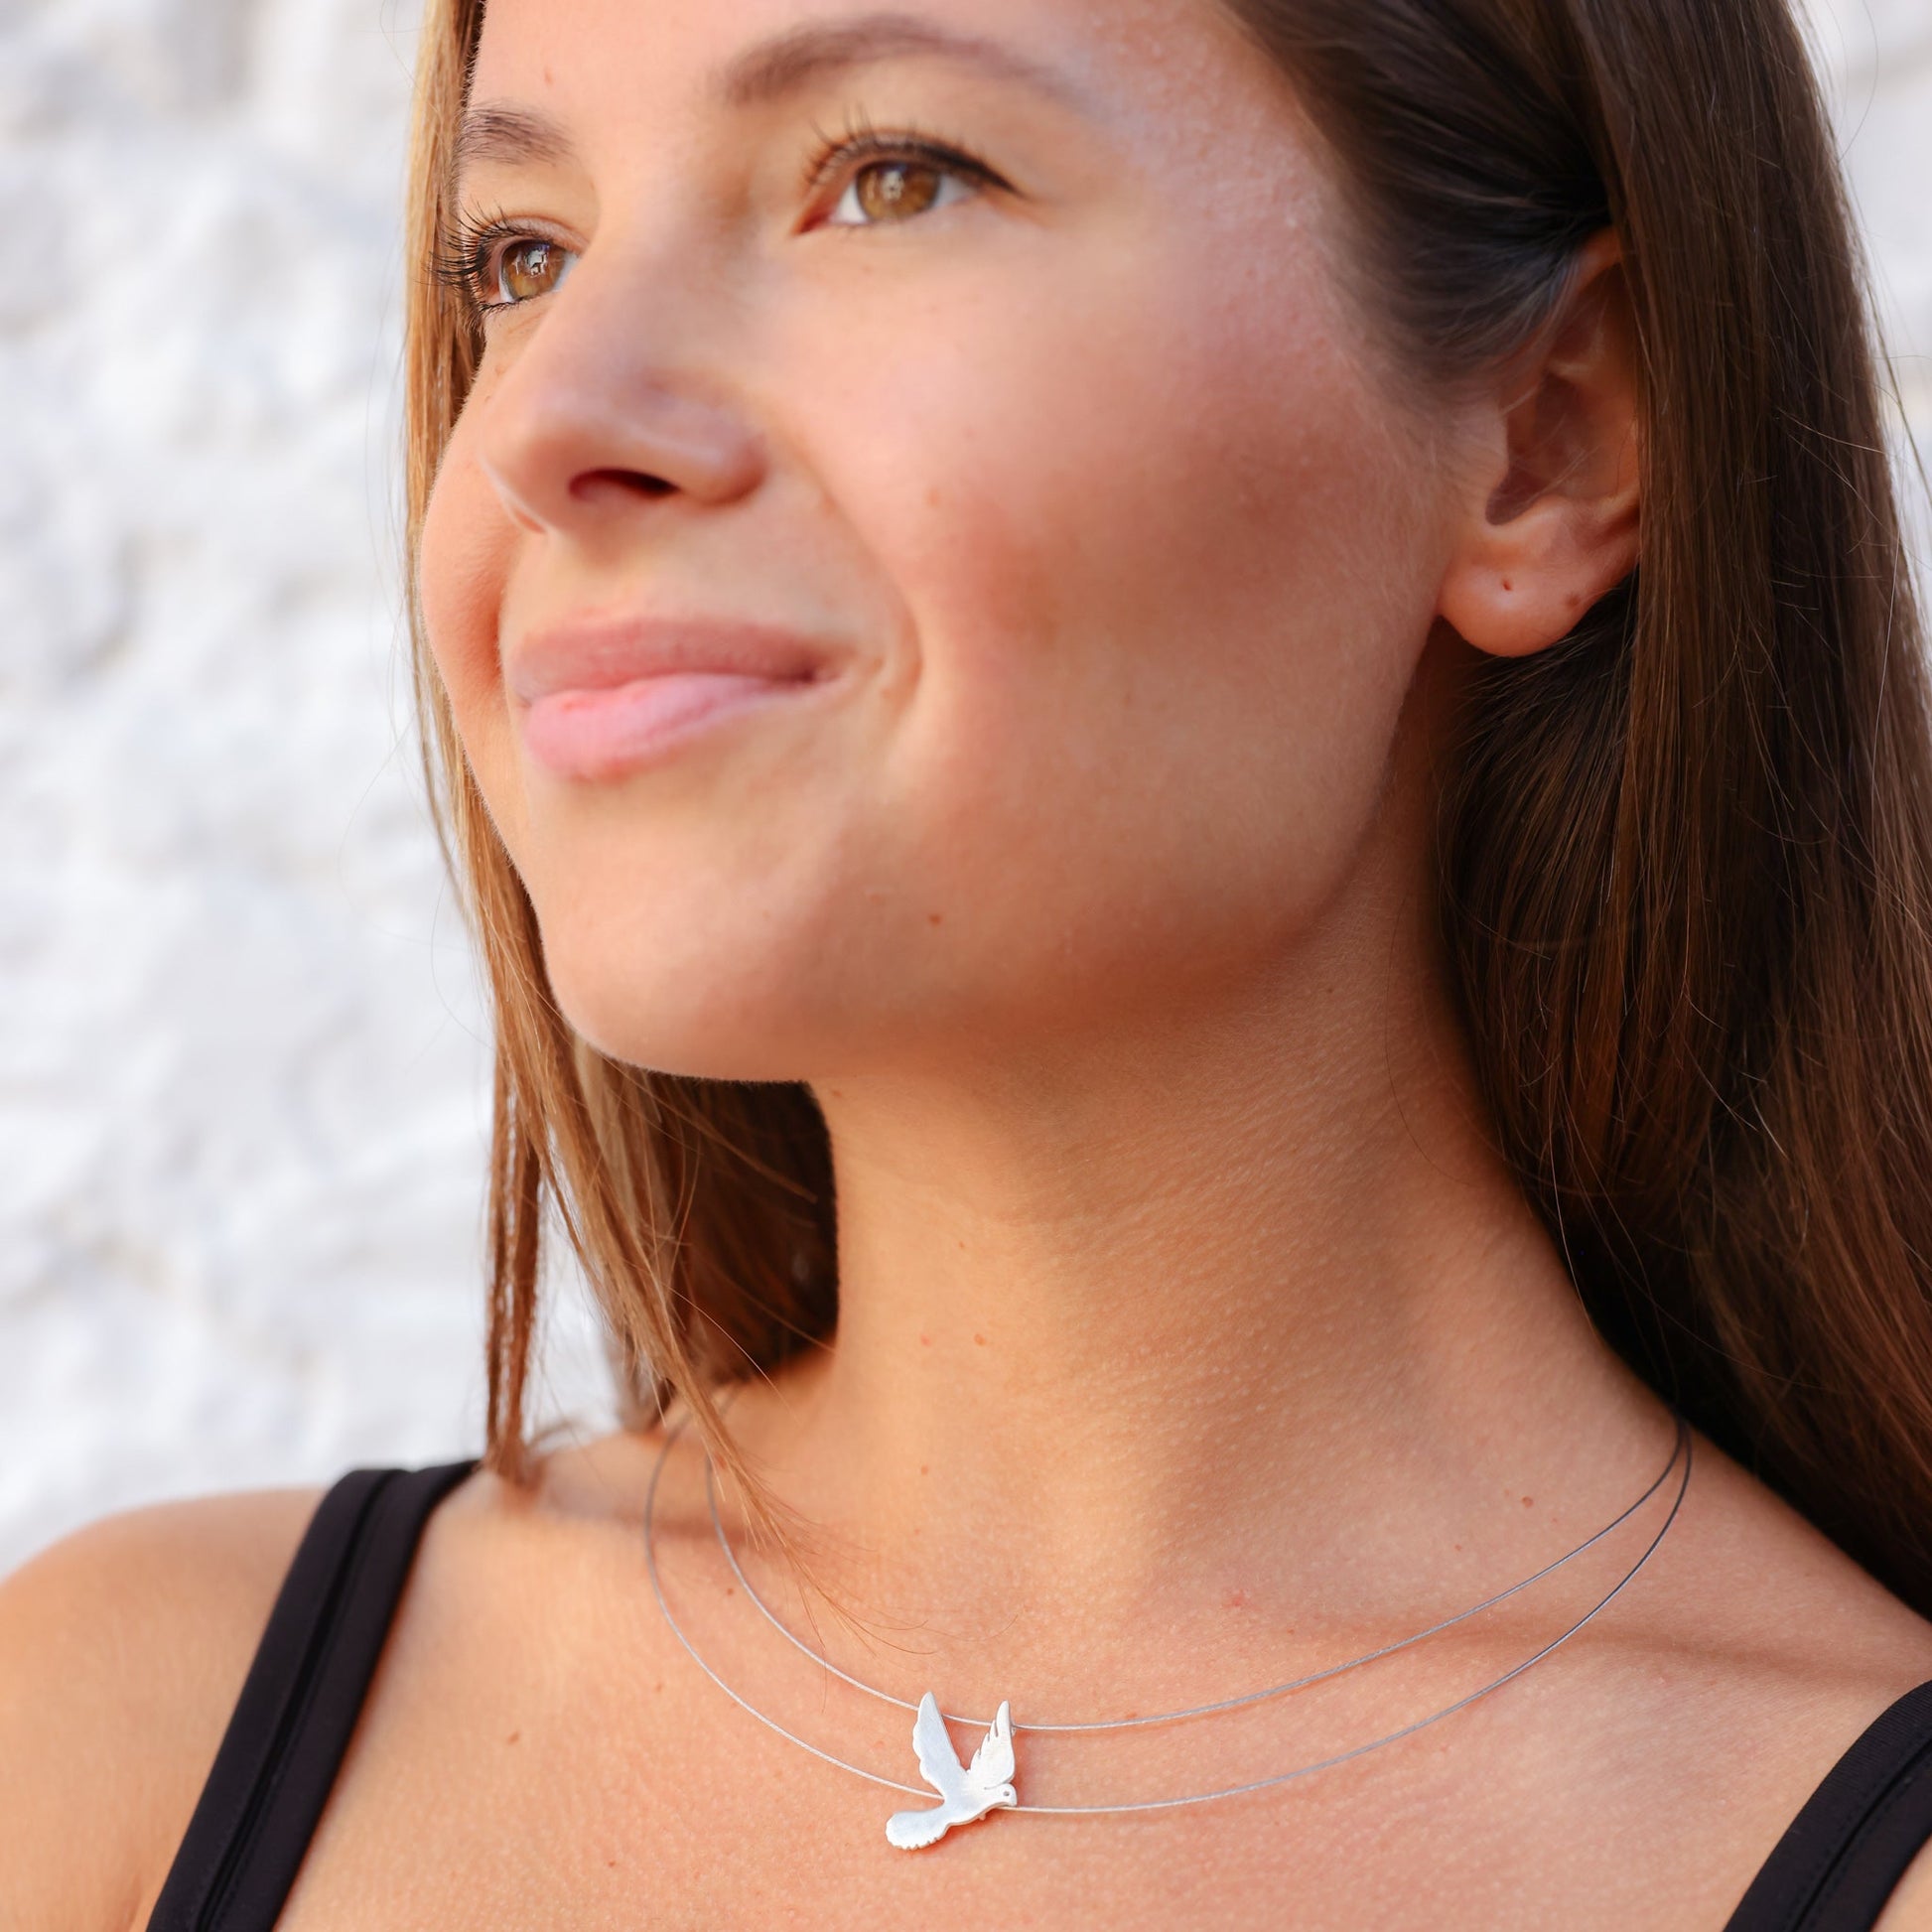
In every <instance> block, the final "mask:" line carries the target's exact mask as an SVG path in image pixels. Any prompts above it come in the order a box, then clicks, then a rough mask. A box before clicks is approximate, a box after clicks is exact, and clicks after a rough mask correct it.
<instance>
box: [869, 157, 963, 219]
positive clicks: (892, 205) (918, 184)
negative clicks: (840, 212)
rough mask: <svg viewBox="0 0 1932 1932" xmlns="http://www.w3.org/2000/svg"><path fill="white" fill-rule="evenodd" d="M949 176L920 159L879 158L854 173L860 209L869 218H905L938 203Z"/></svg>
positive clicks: (920, 212)
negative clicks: (887, 159) (889, 159)
mask: <svg viewBox="0 0 1932 1932" xmlns="http://www.w3.org/2000/svg"><path fill="white" fill-rule="evenodd" d="M945 183H946V176H945V173H944V171H943V170H942V169H938V168H934V167H931V166H928V165H927V164H925V163H922V162H917V161H875V162H873V163H872V164H871V166H870V167H866V168H862V169H860V170H859V172H858V174H857V175H855V176H854V177H853V182H852V187H853V193H854V196H855V197H856V199H857V201H858V204H859V210H860V212H861V213H862V214H863V215H864V216H865V218H866V219H867V220H868V221H902V220H904V219H905V218H906V217H907V216H908V215H913V214H923V213H924V212H925V211H926V210H927V209H928V208H930V207H936V206H937V205H938V201H939V195H940V191H941V190H942V189H943V188H944V186H945Z"/></svg>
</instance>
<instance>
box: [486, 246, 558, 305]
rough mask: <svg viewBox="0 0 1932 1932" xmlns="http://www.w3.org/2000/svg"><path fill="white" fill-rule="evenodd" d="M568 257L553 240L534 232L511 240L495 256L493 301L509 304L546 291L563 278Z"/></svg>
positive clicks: (523, 300)
mask: <svg viewBox="0 0 1932 1932" xmlns="http://www.w3.org/2000/svg"><path fill="white" fill-rule="evenodd" d="M569 259H570V258H569V256H568V255H567V254H566V252H565V251H564V250H563V249H562V248H559V247H558V246H557V244H556V243H555V242H554V241H545V240H543V239H542V238H541V237H540V236H537V235H525V236H524V237H523V238H522V239H521V240H518V241H512V242H511V243H509V245H508V246H507V247H505V248H504V250H503V252H502V253H501V254H500V255H498V256H497V258H496V273H495V276H494V277H493V279H494V281H495V283H496V288H495V290H494V291H493V294H494V296H495V298H496V300H497V302H498V303H499V304H500V305H503V306H509V305H512V304H515V303H518V302H528V301H529V300H531V298H532V297H534V296H539V295H548V294H549V293H550V292H551V291H552V290H553V289H554V288H556V286H557V285H558V283H560V282H561V281H562V280H563V279H564V271H565V269H566V268H567V267H568V266H569Z"/></svg>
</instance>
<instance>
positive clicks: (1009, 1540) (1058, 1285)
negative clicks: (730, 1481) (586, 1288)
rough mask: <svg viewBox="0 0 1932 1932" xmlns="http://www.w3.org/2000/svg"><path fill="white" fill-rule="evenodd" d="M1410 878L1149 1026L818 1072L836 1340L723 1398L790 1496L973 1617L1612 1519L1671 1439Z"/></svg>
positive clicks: (1419, 1560)
mask: <svg viewBox="0 0 1932 1932" xmlns="http://www.w3.org/2000/svg"><path fill="white" fill-rule="evenodd" d="M1418 902H1419V896H1418V895H1416V894H1414V893H1413V892H1407V891H1382V890H1377V887H1376V882H1375V881H1374V880H1373V878H1372V877H1370V878H1368V879H1367V880H1365V881H1359V882H1357V891H1356V897H1355V901H1354V903H1353V905H1352V906H1349V907H1344V908H1343V909H1342V910H1340V911H1339V912H1337V914H1336V915H1335V916H1334V917H1332V918H1331V919H1329V920H1327V921H1324V922H1323V926H1322V929H1321V930H1320V931H1319V932H1317V933H1316V934H1314V935H1313V936H1312V937H1311V940H1310V942H1309V943H1308V945H1307V946H1306V947H1305V948H1303V949H1301V950H1300V952H1299V953H1298V956H1297V957H1296V958H1295V959H1293V960H1291V961H1288V962H1286V963H1278V964H1277V966H1276V967H1275V968H1274V969H1273V970H1271V972H1270V973H1269V975H1268V976H1267V977H1266V979H1265V981H1264V982H1262V983H1259V984H1255V985H1252V986H1249V987H1247V988H1244V989H1243V991H1242V995H1241V997H1239V998H1236V999H1232V1000H1229V1001H1226V1002H1223V1003H1220V1004H1216V1005H1208V1004H1206V1003H1202V1002H1197V1001H1196V1002H1180V1003H1173V1004H1172V1005H1170V1006H1168V1007H1167V1008H1166V1010H1164V1011H1163V1012H1162V1013H1161V1015H1160V1018H1159V1022H1158V1024H1154V1023H1150V1024H1148V1025H1146V1026H1142V1027H1138V1028H1136V1027H1121V1026H1119V1025H1115V1026H1112V1027H1110V1028H1109V1030H1108V1031H1107V1033H1106V1035H1105V1037H1104V1038H1100V1037H1096V1038H1092V1039H1082V1038H1079V1037H1076V1036H1071V1035H1067V1034H1065V1033H1062V1034H1061V1035H1058V1036H1057V1037H1056V1039H1055V1041H1054V1044H1053V1046H1052V1049H1051V1050H1050V1051H1042V1052H1037V1053H1031V1054H1024V1053H1016V1054H1010V1055H1004V1056H999V1057H998V1058H997V1059H996V1058H994V1057H993V1056H987V1057H986V1059H985V1061H984V1062H983V1063H981V1064H979V1065H977V1066H974V1067H971V1068H964V1067H962V1068H959V1069H957V1070H955V1071H953V1072H951V1073H947V1072H944V1071H941V1072H937V1073H928V1074H926V1075H924V1076H922V1077H919V1078H916V1079H915V1078H911V1077H900V1076H892V1077H888V1076H884V1075H879V1076H871V1077H865V1078H854V1079H848V1080H838V1081H831V1082H827V1083H825V1084H824V1085H823V1086H821V1087H820V1089H819V1098H820V1102H821V1105H822V1106H823V1108H824V1112H825V1116H826V1120H827V1124H828V1127H829V1129H830V1132H831V1137H832V1143H833V1149H834V1156H835V1163H836V1170H837V1177H838V1191H839V1219H840V1267H841V1291H840V1297H841V1301H840V1319H839V1330H838V1335H837V1339H836V1342H835V1344H834V1345H833V1346H832V1347H831V1348H830V1349H828V1350H827V1351H825V1352H824V1353H823V1355H822V1356H820V1357H819V1358H817V1359H816V1360H815V1361H814V1362H813V1364H812V1365H811V1366H810V1367H809V1368H807V1369H806V1370H804V1371H802V1372H801V1373H800V1374H798V1375H797V1376H796V1377H794V1378H792V1381H791V1385H790V1387H789V1389H784V1390H781V1391H779V1392H778V1393H777V1397H776V1399H774V1400H773V1401H771V1402H769V1403H765V1404H762V1405H760V1404H759V1403H758V1402H757V1401H754V1402H752V1403H751V1404H749V1405H747V1407H746V1418H747V1422H748V1424H749V1425H750V1426H751V1433H750V1434H748V1435H746V1437H745V1440H746V1442H747V1446H748V1448H749V1449H751V1450H752V1452H753V1454H754V1455H755V1456H756V1457H758V1458H759V1460H761V1461H763V1462H764V1463H765V1465H766V1467H767V1470H768V1471H769V1473H770V1474H771V1475H772V1477H773V1479H774V1483H775V1486H776V1487H777V1488H778V1489H779V1491H780V1493H783V1494H786V1495H787V1496H788V1498H789V1499H790V1500H793V1501H794V1502H796V1503H797V1504H798V1506H799V1507H800V1508H801V1510H802V1511H803V1513H804V1514H805V1515H806V1516H807V1517H808V1518H809V1519H810V1520H813V1521H816V1522H819V1523H823V1524H827V1525H830V1526H833V1527H839V1528H845V1529H848V1530H851V1531H852V1532H853V1533H854V1534H855V1536H857V1537H858V1538H859V1539H860V1540H861V1541H862V1542H863V1543H864V1544H865V1546H866V1547H867V1548H868V1549H869V1550H871V1551H872V1552H873V1553H874V1554H875V1556H876V1557H878V1559H879V1561H880V1563H881V1564H882V1565H884V1566H885V1568H886V1569H887V1570H889V1571H891V1572H892V1574H893V1575H894V1577H895V1579H896V1580H897V1584H898V1586H899V1588H898V1589H897V1590H896V1591H895V1593H896V1594H899V1595H914V1594H915V1595H917V1596H918V1597H920V1598H921V1599H922V1600H937V1601H943V1602H945V1603H947V1604H948V1605H949V1606H951V1607H952V1608H954V1609H956V1610H960V1611H962V1612H963V1613H965V1614H968V1615H970V1614H971V1612H970V1609H968V1607H967V1606H968V1605H969V1604H970V1602H971V1601H972V1599H973V1598H974V1596H975V1594H976V1593H978V1594H979V1595H981V1596H983V1598H984V1600H985V1603H986V1605H987V1607H988V1614H989V1615H993V1614H996V1613H997V1608H998V1605H999V1604H1000V1603H1001V1602H1003V1601H1006V1602H1010V1601H1012V1600H1015V1592H1016V1591H1025V1592H1026V1593H1027V1598H1028V1600H1030V1601H1034V1602H1039V1601H1042V1600H1044V1599H1045V1598H1047V1597H1049V1596H1058V1597H1063V1598H1064V1599H1065V1600H1067V1601H1068V1602H1078V1603H1079V1604H1081V1605H1082V1606H1083V1607H1084V1609H1085V1611H1086V1613H1088V1614H1089V1615H1091V1614H1093V1613H1095V1610H1096V1606H1099V1605H1104V1604H1109V1603H1112V1604H1115V1605H1117V1606H1119V1608H1120V1611H1121V1614H1122V1615H1123V1616H1125V1615H1127V1614H1129V1613H1130V1611H1132V1610H1133V1608H1134V1606H1140V1607H1141V1608H1143V1609H1144V1608H1145V1606H1146V1605H1147V1604H1148V1603H1149V1602H1150V1601H1151V1600H1153V1599H1155V1598H1158V1597H1160V1596H1161V1595H1162V1594H1163V1593H1164V1592H1166V1591H1168V1590H1170V1589H1171V1588H1172V1587H1174V1585H1173V1580H1175V1579H1177V1578H1185V1579H1188V1580H1191V1582H1190V1586H1189V1587H1194V1588H1196V1589H1197V1590H1200V1589H1207V1590H1216V1591H1219V1592H1220V1594H1222V1595H1225V1594H1226V1593H1227V1592H1228V1591H1229V1590H1233V1591H1235V1592H1236V1593H1239V1592H1240V1591H1241V1590H1243V1589H1245V1588H1246V1587H1248V1584H1249V1583H1250V1582H1256V1581H1258V1582H1259V1587H1262V1588H1264V1589H1265V1588H1266V1587H1268V1586H1269V1579H1268V1577H1266V1576H1264V1575H1263V1573H1264V1572H1266V1571H1270V1570H1273V1571H1275V1572H1278V1573H1279V1572H1281V1571H1284V1570H1288V1569H1292V1570H1293V1572H1294V1575H1295V1578H1296V1583H1297V1588H1298V1590H1300V1591H1301V1592H1302V1594H1303V1597H1304V1600H1306V1599H1307V1597H1308V1595H1309V1593H1310V1592H1311V1590H1313V1589H1315V1588H1317V1587H1319V1586H1320V1582H1321V1580H1322V1579H1323V1578H1326V1579H1328V1580H1329V1581H1330V1582H1331V1583H1332V1584H1333V1585H1334V1586H1335V1587H1337V1588H1341V1587H1355V1586H1356V1584H1358V1583H1359V1581H1360V1576H1361V1555H1362V1551H1363V1549H1364V1537H1365V1534H1366V1535H1367V1536H1368V1537H1369V1540H1370V1541H1371V1542H1372V1544H1373V1545H1374V1546H1375V1547H1377V1548H1379V1549H1382V1550H1384V1551H1385V1552H1386V1553H1387V1562H1388V1565H1389V1566H1390V1567H1392V1568H1400V1567H1402V1566H1404V1565H1408V1564H1423V1565H1428V1564H1430V1563H1432V1562H1433V1561H1434V1559H1435V1558H1436V1556H1437V1555H1438V1554H1439V1553H1440V1552H1441V1550H1442V1549H1443V1548H1444V1546H1446V1545H1447V1544H1449V1542H1451V1541H1453V1540H1456V1539H1461V1540H1463V1541H1473V1542H1474V1543H1477V1544H1485V1543H1486V1544H1487V1545H1488V1547H1490V1548H1491V1549H1494V1547H1495V1546H1494V1542H1493V1538H1491V1537H1490V1535H1489V1528H1490V1525H1491V1524H1492V1522H1493V1520H1494V1519H1496V1518H1497V1517H1498V1515H1499V1510H1498V1504H1497V1498H1498V1497H1499V1496H1501V1495H1502V1494H1503V1493H1504V1492H1505V1491H1507V1492H1508V1493H1509V1495H1510V1497H1511V1498H1512V1500H1515V1501H1517V1502H1518V1503H1520V1502H1521V1499H1522V1498H1523V1497H1524V1496H1525V1495H1527V1496H1531V1497H1534V1496H1535V1495H1536V1494H1538V1493H1539V1491H1540V1492H1541V1493H1543V1494H1544V1495H1545V1496H1546V1497H1552V1498H1556V1497H1561V1498H1563V1499H1565V1501H1566V1502H1568V1503H1570V1504H1573V1505H1574V1506H1575V1509H1576V1511H1577V1512H1578V1513H1577V1514H1576V1515H1575V1517H1574V1522H1575V1523H1576V1524H1577V1525H1578V1526H1580V1527H1583V1526H1584V1518H1585V1517H1586V1516H1587V1515H1588V1514H1589V1513H1590V1512H1592V1511H1594V1510H1598V1509H1600V1510H1601V1514H1602V1518H1603V1520H1607V1518H1608V1516H1610V1515H1612V1514H1614V1513H1615V1510H1616V1508H1618V1507H1621V1500H1627V1498H1622V1499H1621V1500H1619V1498H1620V1497H1621V1491H1622V1490H1623V1489H1624V1488H1626V1487H1627V1488H1628V1489H1629V1490H1630V1493H1631V1494H1632V1495H1634V1494H1635V1493H1636V1491H1637V1490H1638V1489H1640V1488H1641V1487H1642V1484H1643V1482H1645V1481H1647V1480H1648V1479H1649V1477H1650V1475H1651V1474H1653V1473H1654V1470H1653V1469H1651V1468H1650V1466H1649V1463H1650V1462H1651V1460H1652V1459H1654V1457H1653V1451H1656V1452H1658V1453H1661V1449H1662V1447H1663V1446H1664V1444H1665V1441H1666V1438H1667V1436H1668V1429H1667V1427H1665V1426H1664V1425H1662V1424H1661V1422H1660V1420H1659V1418H1658V1417H1657V1415H1656V1414H1655V1410H1654V1405H1652V1404H1650V1403H1649V1402H1648V1401H1647V1400H1646V1399H1645V1398H1643V1396H1642V1395H1641V1393H1640V1392H1639V1391H1638V1390H1637V1389H1636V1387H1635V1385H1634V1384H1633V1382H1632V1380H1631V1378H1629V1377H1628V1376H1627V1375H1626V1374H1625V1373H1624V1372H1623V1371H1622V1370H1621V1369H1620V1368H1619V1367H1618V1366H1617V1365H1616V1364H1615V1362H1614V1361H1613V1360H1612V1358H1611V1357H1610V1356H1609V1355H1608V1354H1607V1352H1606V1351H1605V1350H1604V1349H1603V1348H1602V1346H1601V1345H1600V1343H1598V1342H1597V1341H1596V1340H1595V1338H1594V1337H1593V1335H1592V1334H1591V1333H1590V1331H1589V1329H1588V1326H1587V1321H1586V1319H1585V1317H1584V1315H1583V1312H1582V1311H1581V1308H1580V1307H1579V1305H1578V1302H1577V1299H1576V1296H1575V1292H1574V1289H1573V1288H1572V1286H1571V1284H1570V1282H1569V1280H1568V1278H1567V1276H1566V1274H1565V1272H1564V1270H1563V1268H1562V1265H1561V1262H1560V1259H1559V1257H1558V1256H1557V1254H1556V1253H1555V1251H1554V1249H1553V1247H1552V1245H1551V1243H1550V1242H1549V1240H1548V1238H1547V1236H1546V1235H1545V1234H1544V1232H1543V1230H1542V1229H1541V1227H1540V1225H1539V1224H1538V1222H1537V1221H1536V1219H1535V1217H1534V1215H1533V1214H1532V1212H1531V1211H1530V1209H1529V1208H1528V1206H1527V1205H1526V1204H1525V1202H1524V1200H1523V1198H1522V1196H1521V1193H1520V1190H1519V1189H1518V1187H1517V1186H1516V1185H1515V1183H1514V1182H1513V1180H1512V1179H1511V1177H1510V1176H1509V1174H1508V1173H1506V1172H1505V1170H1504V1168H1503V1166H1502V1164H1501V1163H1500V1161H1499V1159H1498V1158H1497V1156H1496V1155H1495V1153H1494V1152H1493V1150H1492V1149H1491V1148H1490V1147H1489V1146H1488V1144H1487V1142H1486V1139H1485V1132H1484V1128H1483V1125H1482V1110H1481V1108H1480V1105H1479V1103H1478V1100H1477V1097H1476V1093H1475V1086H1474V1081H1473V1078H1472V1075H1471V1071H1470V1068H1469V1065H1468V1063H1467V1058H1466V1053H1465V1051H1464V1049H1463V1047H1462V1045H1461V1043H1460V1037H1459V1033H1458V1030H1457V1028H1456V1026H1455V1024H1454V1022H1453V1020H1452V1017H1451V1016H1450V1014H1449V1011H1448V1009H1447V1003H1446V1002H1445V1001H1444V1000H1443V999H1442V998H1441V996H1440V994H1439V993H1438V992H1437V991H1436V990H1435V989H1436V988H1437V986H1438V978H1437V975H1436V974H1435V973H1434V971H1433V970H1432V969H1431V967H1430V965H1429V959H1430V953H1431V947H1430V942H1429V938H1428V934H1427V930H1426V927H1425V926H1424V924H1423V922H1422V921H1421V920H1420V919H1419V918H1417V917H1415V916H1413V913H1412V912H1406V911H1405V910H1404V909H1403V908H1405V907H1408V908H1413V907H1414V906H1415V905H1416V904H1417V903H1418ZM1365 908H1366V909H1365ZM1378 908H1380V909H1378ZM1364 961H1370V962H1374V967H1375V969H1374V970H1364ZM1509 1520H1510V1525H1511V1527H1510V1534H1511V1535H1512V1536H1513V1537H1515V1538H1516V1539H1517V1540H1518V1541H1519V1542H1520V1541H1521V1540H1522V1539H1523V1536H1524V1533H1525V1530H1526V1529H1528V1528H1530V1527H1532V1525H1531V1524H1530V1523H1529V1521H1528V1520H1527V1519H1524V1518H1523V1517H1522V1515H1521V1511H1520V1510H1518V1511H1517V1512H1516V1514H1515V1516H1514V1517H1513V1518H1511V1519H1509ZM1564 1521H1565V1523H1566V1525H1568V1524H1569V1523H1571V1522H1572V1521H1573V1518H1572V1517H1571V1516H1570V1515H1568V1514H1566V1516H1565V1518H1564ZM1546 1522H1547V1517H1546V1518H1545V1519H1543V1520H1541V1521H1537V1522H1535V1523H1534V1525H1533V1527H1534V1528H1535V1529H1537V1530H1543V1529H1544V1526H1545V1523H1546ZM1546 1540H1547V1532H1546ZM1525 1547H1529V1546H1525ZM1498 1554H1499V1556H1500V1560H1503V1561H1513V1560H1514V1558H1515V1555H1516V1550H1515V1546H1514V1545H1511V1546H1509V1547H1508V1548H1507V1549H1505V1550H1504V1551H1502V1552H1499V1553H1498ZM875 1574H876V1573H875ZM861 1588H862V1589H864V1588H865V1587H864V1586H861ZM855 1593H856V1592H855ZM867 1593H868V1594H870V1593H871V1591H870V1590H867Z"/></svg>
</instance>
